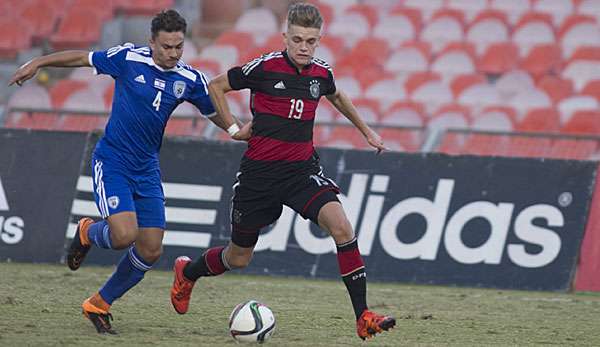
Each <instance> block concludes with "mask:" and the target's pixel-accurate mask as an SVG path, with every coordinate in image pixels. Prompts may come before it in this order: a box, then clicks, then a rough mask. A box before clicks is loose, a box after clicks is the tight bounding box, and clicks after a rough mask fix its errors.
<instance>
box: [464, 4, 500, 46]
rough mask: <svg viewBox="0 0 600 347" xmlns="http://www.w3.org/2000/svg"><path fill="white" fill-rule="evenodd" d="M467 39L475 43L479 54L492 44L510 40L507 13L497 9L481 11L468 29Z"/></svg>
mask: <svg viewBox="0 0 600 347" xmlns="http://www.w3.org/2000/svg"><path fill="white" fill-rule="evenodd" d="M465 39H466V40H467V42H471V43H472V44H474V45H475V47H476V49H477V54H479V55H481V54H483V52H485V50H486V49H487V47H488V46H489V45H491V44H494V43H496V44H497V43H501V42H506V41H508V40H509V27H508V22H507V19H506V15H504V13H502V12H499V11H495V10H487V11H483V12H481V13H480V14H478V15H477V17H476V18H475V19H474V20H473V22H472V23H471V24H470V26H469V28H468V29H467V33H466V36H465Z"/></svg>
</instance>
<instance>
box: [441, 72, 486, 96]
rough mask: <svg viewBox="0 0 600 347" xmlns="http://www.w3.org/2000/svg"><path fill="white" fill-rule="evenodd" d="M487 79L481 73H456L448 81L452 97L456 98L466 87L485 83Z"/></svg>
mask: <svg viewBox="0 0 600 347" xmlns="http://www.w3.org/2000/svg"><path fill="white" fill-rule="evenodd" d="M486 82H487V80H486V78H485V76H484V75H481V74H477V73H474V74H462V75H458V76H456V77H454V78H452V80H451V81H450V89H451V90H452V94H453V95H454V98H455V99H456V98H458V96H459V95H460V94H461V93H462V92H463V91H464V90H465V89H467V88H469V87H471V86H473V85H476V84H481V83H486Z"/></svg>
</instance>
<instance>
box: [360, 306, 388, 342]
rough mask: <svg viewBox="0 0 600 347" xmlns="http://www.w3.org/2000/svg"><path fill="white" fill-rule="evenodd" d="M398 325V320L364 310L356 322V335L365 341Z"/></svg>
mask: <svg viewBox="0 0 600 347" xmlns="http://www.w3.org/2000/svg"><path fill="white" fill-rule="evenodd" d="M394 325H396V318H394V317H390V316H382V315H378V314H377V313H375V312H371V311H369V310H364V311H363V313H362V314H361V315H360V317H359V318H358V320H357V321H356V333H357V334H358V337H360V338H361V339H363V340H365V339H368V338H371V337H373V336H375V334H378V333H380V332H383V331H387V330H389V329H391V328H393V327H394Z"/></svg>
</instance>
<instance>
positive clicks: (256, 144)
mask: <svg viewBox="0 0 600 347" xmlns="http://www.w3.org/2000/svg"><path fill="white" fill-rule="evenodd" d="M314 150H315V149H314V147H313V144H312V141H308V142H285V141H279V140H275V139H271V138H268V137H260V136H252V138H250V140H249V141H248V150H247V151H246V154H245V156H246V157H248V158H249V159H252V160H269V161H274V160H283V161H304V160H308V159H309V158H310V157H311V155H312V154H313V152H314Z"/></svg>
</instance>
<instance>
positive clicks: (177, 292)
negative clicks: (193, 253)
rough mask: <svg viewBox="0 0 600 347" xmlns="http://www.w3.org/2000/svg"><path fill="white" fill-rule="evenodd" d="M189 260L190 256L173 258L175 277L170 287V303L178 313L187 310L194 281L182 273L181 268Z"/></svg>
mask: <svg viewBox="0 0 600 347" xmlns="http://www.w3.org/2000/svg"><path fill="white" fill-rule="evenodd" d="M191 261H192V260H191V259H190V258H188V257H186V256H182V257H178V258H177V259H175V265H173V272H175V279H174V280H173V287H171V303H172V304H173V308H174V309H175V311H177V313H179V314H184V313H186V312H187V311H188V307H189V306H190V299H191V297H192V289H193V288H194V284H195V283H196V282H195V281H190V280H188V279H187V278H185V276H184V275H183V269H184V268H185V266H186V265H187V264H189V263H190V262H191Z"/></svg>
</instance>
